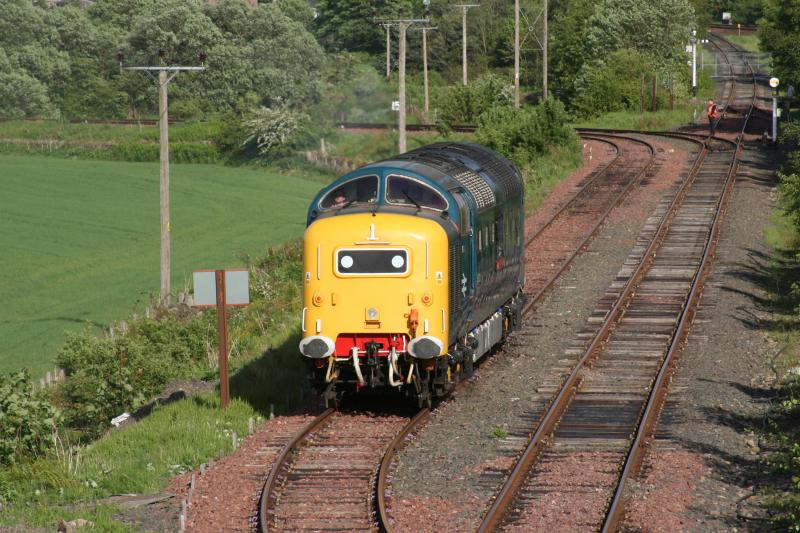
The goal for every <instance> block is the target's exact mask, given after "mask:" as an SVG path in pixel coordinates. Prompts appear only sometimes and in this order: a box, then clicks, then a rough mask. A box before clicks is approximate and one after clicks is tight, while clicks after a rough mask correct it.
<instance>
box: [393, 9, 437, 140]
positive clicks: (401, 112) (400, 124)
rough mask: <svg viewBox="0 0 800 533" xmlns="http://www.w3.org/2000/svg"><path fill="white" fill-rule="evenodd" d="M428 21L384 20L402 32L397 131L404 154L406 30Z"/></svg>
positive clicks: (399, 53)
mask: <svg viewBox="0 0 800 533" xmlns="http://www.w3.org/2000/svg"><path fill="white" fill-rule="evenodd" d="M427 22H428V19H397V20H384V21H382V24H393V25H396V26H397V27H398V28H399V30H400V32H399V33H400V35H399V38H398V40H399V48H400V50H399V52H398V55H399V58H398V68H397V72H398V82H399V86H400V87H399V91H398V92H399V95H398V96H399V97H398V100H399V103H400V109H398V112H397V129H398V132H399V135H398V142H397V148H398V151H399V152H400V153H401V154H402V153H405V152H407V151H408V148H407V144H406V30H407V29H408V27H409V26H412V25H414V24H427Z"/></svg>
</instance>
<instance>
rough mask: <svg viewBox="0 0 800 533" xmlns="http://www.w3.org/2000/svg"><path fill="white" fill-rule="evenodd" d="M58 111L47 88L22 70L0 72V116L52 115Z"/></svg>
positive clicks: (55, 114)
mask: <svg viewBox="0 0 800 533" xmlns="http://www.w3.org/2000/svg"><path fill="white" fill-rule="evenodd" d="M57 115H58V112H57V110H56V109H55V107H54V106H53V105H52V104H51V102H50V98H49V97H48V96H47V89H46V88H45V86H44V85H42V83H41V82H40V81H39V80H37V79H36V78H33V77H31V76H30V75H28V74H26V73H25V72H23V71H19V70H12V71H11V72H0V116H3V117H7V118H25V117H54V116H57Z"/></svg>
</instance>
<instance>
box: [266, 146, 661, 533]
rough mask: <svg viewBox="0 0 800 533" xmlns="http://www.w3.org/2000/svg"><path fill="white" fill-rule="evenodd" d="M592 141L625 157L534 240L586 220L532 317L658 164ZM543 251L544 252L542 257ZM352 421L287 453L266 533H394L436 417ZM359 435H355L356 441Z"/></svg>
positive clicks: (320, 426) (322, 420)
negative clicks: (425, 429) (398, 501)
mask: <svg viewBox="0 0 800 533" xmlns="http://www.w3.org/2000/svg"><path fill="white" fill-rule="evenodd" d="M587 139H593V140H598V141H600V142H604V143H606V144H608V145H609V146H611V147H613V149H614V150H615V151H616V152H617V155H616V157H615V158H614V159H613V160H612V161H611V162H610V163H609V164H607V165H605V166H603V167H602V168H600V169H598V170H597V171H595V172H594V173H593V174H592V175H590V176H589V177H588V178H587V179H586V180H584V182H583V184H582V186H581V188H580V189H579V190H578V191H577V192H576V193H575V194H574V195H573V196H572V197H571V198H570V199H569V200H568V201H567V202H565V204H564V205H562V206H561V207H560V209H559V210H558V211H557V212H556V213H555V214H554V215H553V217H552V218H551V220H550V221H548V222H547V223H545V224H544V225H543V226H542V227H541V228H539V230H538V231H537V232H536V233H535V234H534V235H532V236H531V237H529V238H528V239H527V240H526V246H528V247H530V246H532V245H534V244H537V243H541V242H542V241H544V240H545V239H547V238H549V234H548V231H549V230H550V229H552V228H555V227H556V226H557V225H558V224H563V223H565V222H566V221H567V220H569V218H570V217H582V218H581V222H580V224H572V226H573V228H574V231H573V239H572V240H570V241H569V244H568V245H567V246H564V245H563V243H562V245H561V246H559V247H558V250H551V251H550V252H549V253H548V255H547V260H548V262H549V263H548V264H553V265H555V268H550V270H549V273H550V277H549V278H543V277H539V280H540V282H541V283H540V285H538V286H537V291H536V293H535V294H534V297H533V298H532V299H531V301H530V302H529V306H528V310H530V308H531V306H532V304H533V303H535V302H536V301H538V300H539V299H541V297H542V296H543V295H544V293H545V291H546V289H547V288H548V287H550V286H552V284H553V283H554V282H555V280H556V279H557V278H558V277H559V276H560V275H561V273H563V272H564V270H566V269H567V268H568V266H569V264H570V262H571V261H572V260H573V259H574V257H575V256H576V255H577V254H578V253H579V252H580V250H581V248H582V247H583V246H585V245H586V243H588V241H589V240H590V239H591V238H592V236H593V235H594V233H596V231H597V229H598V228H599V227H600V225H601V224H602V223H603V221H604V220H605V218H606V217H607V216H608V214H609V213H610V212H611V210H612V209H613V208H614V207H615V206H616V205H618V204H619V202H620V201H621V200H622V198H624V197H625V195H626V194H627V192H628V191H629V190H630V189H631V187H633V186H634V185H635V184H636V183H637V182H638V181H639V180H641V179H642V177H644V175H645V174H646V173H647V171H648V170H649V169H650V168H651V167H652V165H653V164H654V160H655V152H656V151H655V148H654V147H653V146H652V145H651V144H649V143H647V142H645V141H642V140H638V139H627V138H614V139H612V138H604V137H603V136H601V135H591V136H587ZM543 250H544V248H542V247H540V248H539V252H541V253H542V254H543V253H544V252H543ZM541 257H543V255H542V256H541ZM465 383H467V382H462V384H461V385H462V386H463V385H464V384H465ZM347 416H348V415H344V414H342V413H336V412H335V411H332V410H328V411H326V412H324V413H323V414H322V415H320V416H319V417H318V418H317V419H316V420H314V421H313V422H312V423H310V424H309V425H308V426H307V427H306V428H304V429H303V430H302V431H300V432H299V433H298V435H297V436H296V437H295V439H293V440H292V442H291V443H289V444H288V445H287V446H286V448H285V449H284V452H283V453H282V454H281V456H280V457H279V458H278V460H277V461H276V464H275V466H274V467H273V469H272V471H271V474H270V476H269V478H268V480H267V482H266V484H265V486H264V489H263V491H262V496H261V500H260V504H259V513H258V515H259V518H258V522H259V527H260V530H261V531H263V532H266V531H281V530H293V531H298V530H314V531H321V530H330V529H337V530H342V529H344V530H348V531H356V530H358V531H372V530H378V529H383V530H386V531H391V529H392V525H393V524H392V522H393V520H392V516H391V509H392V498H391V488H390V486H389V485H390V482H389V481H390V478H391V475H392V471H393V467H394V466H395V463H394V457H395V453H396V452H397V451H398V450H400V449H401V448H402V447H403V446H404V445H405V444H406V443H407V442H408V438H409V435H410V434H411V433H412V432H414V431H418V430H419V428H420V427H421V426H422V425H423V424H424V423H425V421H427V419H428V416H429V412H428V410H427V409H423V410H422V411H420V412H419V413H418V414H417V415H416V416H414V417H413V418H411V419H410V420H408V419H403V420H404V421H405V423H404V424H401V420H400V419H398V418H395V417H393V418H392V419H391V420H387V419H386V418H384V417H369V416H365V415H355V416H359V417H362V418H360V420H361V422H362V423H361V424H352V423H349V422H348V419H347ZM337 417H338V418H337ZM337 420H339V421H340V422H339V423H337V422H336V421H337ZM337 424H338V425H337ZM401 425H402V426H403V427H402V429H401V427H400V426H401ZM387 428H390V429H387ZM351 429H352V430H353V431H354V432H353V433H352V434H349V431H350V430H351ZM392 431H394V434H393V435H392ZM392 436H393V437H394V439H391V437H392ZM325 450H327V452H326V451H325ZM343 450H349V451H347V452H343ZM384 451H385V453H383V452H384ZM340 456H341V457H344V459H342V458H340ZM378 463H380V467H379V468H378V467H377V465H378ZM321 502H324V503H321Z"/></svg>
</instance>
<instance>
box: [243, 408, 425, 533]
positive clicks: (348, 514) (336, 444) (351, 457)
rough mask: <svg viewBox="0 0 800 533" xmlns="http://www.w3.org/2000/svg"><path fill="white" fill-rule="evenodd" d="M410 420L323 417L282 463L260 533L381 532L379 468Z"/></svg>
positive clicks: (266, 492)
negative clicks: (274, 532)
mask: <svg viewBox="0 0 800 533" xmlns="http://www.w3.org/2000/svg"><path fill="white" fill-rule="evenodd" d="M426 413H427V410H423V412H422V413H420V414H419V415H418V416H425V414H426ZM412 420H416V419H412ZM408 421H409V419H408V417H403V416H392V415H372V414H363V413H358V414H354V413H345V412H339V411H336V410H334V409H328V410H326V411H325V412H323V413H322V414H321V415H320V416H318V417H317V418H316V419H314V420H313V421H312V422H310V423H309V424H308V425H307V426H306V427H305V428H303V430H301V431H300V432H299V433H298V434H297V436H296V437H295V438H294V439H293V440H292V442H290V443H289V444H288V445H287V446H286V447H285V448H284V450H283V452H282V453H281V455H280V456H279V457H278V459H277V460H276V462H275V465H274V466H273V468H272V471H271V472H270V475H269V477H268V479H267V482H266V483H265V485H264V489H263V491H262V494H261V500H260V502H259V512H258V523H259V528H260V531H262V532H268V531H332V530H336V531H376V530H378V527H379V518H380V516H379V513H378V512H377V511H376V508H377V503H376V501H375V495H376V484H377V483H378V478H377V475H378V472H377V470H378V467H377V465H378V464H380V461H381V458H382V456H383V453H384V450H386V449H387V447H388V446H389V444H390V443H392V442H393V438H395V437H397V436H398V435H400V434H402V433H401V429H402V428H404V427H405V426H406V425H407V424H408Z"/></svg>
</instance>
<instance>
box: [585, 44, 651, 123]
mask: <svg viewBox="0 0 800 533" xmlns="http://www.w3.org/2000/svg"><path fill="white" fill-rule="evenodd" d="M654 74H655V71H654V70H653V68H652V65H651V64H650V61H649V60H648V59H647V57H646V56H645V55H644V54H642V53H641V52H637V51H636V50H631V49H628V48H622V49H620V50H617V51H615V52H613V53H612V54H610V55H609V56H608V58H607V59H605V60H604V62H602V63H600V64H597V65H594V66H587V67H584V71H583V73H582V80H581V82H579V84H578V85H579V87H578V97H577V98H576V99H575V100H574V102H573V105H574V107H575V110H576V111H577V112H578V113H579V114H580V115H581V116H583V117H596V116H599V115H601V114H603V113H608V112H612V111H624V110H638V109H639V104H640V99H641V77H642V76H644V77H645V100H644V101H645V106H647V107H649V105H650V100H651V97H650V83H652V81H651V80H652V77H653V75H654ZM662 82H663V80H662ZM664 93H665V91H664V90H661V91H659V97H660V98H661V100H662V101H660V102H659V107H661V108H663V107H664V105H665V104H666V101H665V95H664Z"/></svg>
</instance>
